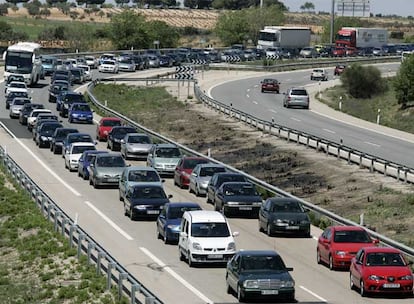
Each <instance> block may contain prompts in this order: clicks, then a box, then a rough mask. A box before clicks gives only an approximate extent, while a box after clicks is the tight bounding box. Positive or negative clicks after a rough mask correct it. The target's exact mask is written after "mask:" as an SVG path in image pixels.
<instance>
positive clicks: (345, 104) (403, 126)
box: [319, 80, 414, 133]
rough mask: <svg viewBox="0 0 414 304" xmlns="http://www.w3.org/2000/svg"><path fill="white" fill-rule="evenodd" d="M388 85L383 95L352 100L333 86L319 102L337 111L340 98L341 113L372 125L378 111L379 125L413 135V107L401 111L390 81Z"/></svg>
mask: <svg viewBox="0 0 414 304" xmlns="http://www.w3.org/2000/svg"><path fill="white" fill-rule="evenodd" d="M388 84H389V89H388V90H387V91H386V92H385V93H384V94H380V95H377V96H374V97H372V98H366V99H358V98H353V97H352V96H350V95H349V94H347V92H346V91H345V89H344V88H343V87H342V86H335V87H333V88H330V89H327V90H326V91H325V92H323V94H322V96H323V99H319V100H320V101H322V102H323V103H325V104H327V105H329V106H330V107H332V108H334V109H335V110H339V100H340V97H341V96H342V112H344V113H347V114H350V115H352V116H355V117H358V118H361V119H363V120H367V121H370V122H373V123H376V122H377V115H378V109H380V124H381V125H383V126H387V127H390V128H393V129H398V130H401V131H405V132H409V133H414V124H413V120H414V107H411V108H407V109H405V110H402V109H401V107H400V105H399V104H398V103H397V100H396V98H395V94H394V90H393V89H392V87H391V80H389V81H388Z"/></svg>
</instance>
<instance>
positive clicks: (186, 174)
mask: <svg viewBox="0 0 414 304" xmlns="http://www.w3.org/2000/svg"><path fill="white" fill-rule="evenodd" d="M182 175H183V176H184V177H186V178H190V174H188V173H187V172H185V171H183V172H182Z"/></svg>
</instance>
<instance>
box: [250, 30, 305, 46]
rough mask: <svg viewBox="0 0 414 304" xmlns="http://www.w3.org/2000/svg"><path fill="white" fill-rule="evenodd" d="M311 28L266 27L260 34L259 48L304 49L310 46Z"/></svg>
mask: <svg viewBox="0 0 414 304" xmlns="http://www.w3.org/2000/svg"><path fill="white" fill-rule="evenodd" d="M310 39H311V29H310V28H309V27H291V26H265V27H264V29H263V30H261V31H260V33H259V39H258V41H257V48H258V49H263V50H266V49H268V48H285V49H302V48H303V47H305V46H309V45H310Z"/></svg>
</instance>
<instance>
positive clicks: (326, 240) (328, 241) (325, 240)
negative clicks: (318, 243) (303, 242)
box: [322, 239, 331, 244]
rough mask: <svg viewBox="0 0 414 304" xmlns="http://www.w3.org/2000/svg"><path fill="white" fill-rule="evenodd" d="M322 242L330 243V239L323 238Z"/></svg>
mask: <svg viewBox="0 0 414 304" xmlns="http://www.w3.org/2000/svg"><path fill="white" fill-rule="evenodd" d="M322 242H323V243H324V244H330V243H331V241H330V240H328V239H323V240H322Z"/></svg>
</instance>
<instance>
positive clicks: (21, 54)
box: [3, 42, 42, 86]
mask: <svg viewBox="0 0 414 304" xmlns="http://www.w3.org/2000/svg"><path fill="white" fill-rule="evenodd" d="M40 48H41V46H40V44H38V43H33V42H19V43H16V44H13V45H11V46H9V47H8V48H7V50H6V51H5V52H4V53H3V60H4V68H5V71H4V79H5V80H7V78H8V77H9V75H22V76H23V77H24V80H25V82H26V84H27V85H29V86H33V85H34V84H36V83H37V82H38V81H39V79H40V78H41V77H42V63H41V61H40V58H39V56H40V54H39V52H40Z"/></svg>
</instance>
